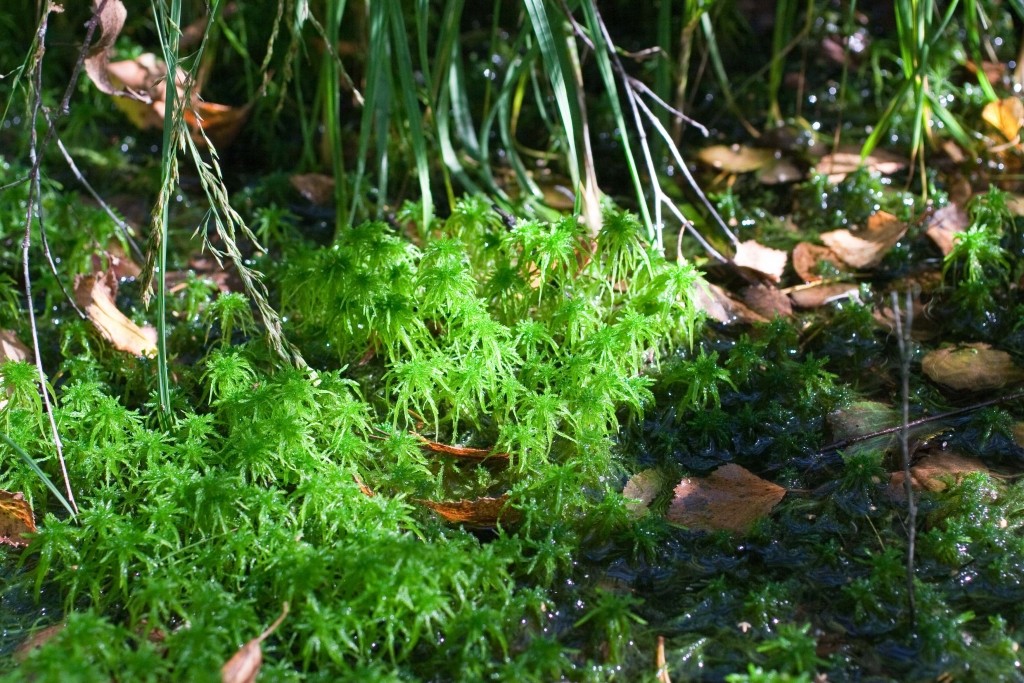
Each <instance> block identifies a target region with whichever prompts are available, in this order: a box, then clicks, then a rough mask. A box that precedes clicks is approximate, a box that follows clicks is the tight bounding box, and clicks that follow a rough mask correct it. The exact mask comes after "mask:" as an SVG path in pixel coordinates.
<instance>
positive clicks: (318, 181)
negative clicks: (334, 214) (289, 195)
mask: <svg viewBox="0 0 1024 683" xmlns="http://www.w3.org/2000/svg"><path fill="white" fill-rule="evenodd" d="M288 182H290V183H291V185H292V187H294V188H295V189H296V191H298V193H299V194H301V195H302V196H303V197H305V198H306V199H308V200H309V202H310V203H311V204H314V205H315V206H326V205H327V204H330V203H331V201H333V200H334V178H332V177H331V176H329V175H324V174H323V173H299V174H296V175H293V176H292V177H290V178H289V179H288Z"/></svg>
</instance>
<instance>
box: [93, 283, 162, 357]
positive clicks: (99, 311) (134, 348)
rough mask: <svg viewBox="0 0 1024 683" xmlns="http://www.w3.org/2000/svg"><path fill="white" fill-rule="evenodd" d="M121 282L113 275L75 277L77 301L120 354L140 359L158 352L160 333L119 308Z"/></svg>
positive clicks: (94, 325) (101, 333)
mask: <svg viewBox="0 0 1024 683" xmlns="http://www.w3.org/2000/svg"><path fill="white" fill-rule="evenodd" d="M116 296H117V279H116V278H115V277H114V276H113V273H93V274H92V275H79V276H78V277H76V278H75V301H76V302H77V303H78V305H79V306H81V307H82V310H84V311H85V315H86V316H87V317H88V318H89V321H90V322H91V323H92V324H93V327H95V328H96V329H97V330H98V331H99V333H100V335H101V336H102V337H103V338H104V339H106V340H107V341H108V342H110V343H111V344H112V345H113V347H114V348H115V349H117V350H119V351H126V352H128V353H131V354H134V355H136V356H151V355H153V354H155V353H156V330H155V329H154V328H152V327H149V326H148V325H147V326H146V327H139V326H138V325H136V324H135V323H133V322H132V321H131V320H129V319H128V317H127V316H125V314H124V313H122V312H121V311H119V310H118V309H117V305H116V304H115V303H114V297H116Z"/></svg>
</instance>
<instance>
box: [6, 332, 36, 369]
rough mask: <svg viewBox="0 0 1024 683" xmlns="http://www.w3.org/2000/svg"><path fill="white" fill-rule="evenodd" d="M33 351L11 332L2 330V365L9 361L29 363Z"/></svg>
mask: <svg viewBox="0 0 1024 683" xmlns="http://www.w3.org/2000/svg"><path fill="white" fill-rule="evenodd" d="M31 354H32V351H31V350H30V349H29V348H28V347H27V346H25V345H24V344H22V343H21V340H20V339H18V338H17V337H16V336H15V335H14V332H12V331H11V330H0V363H3V362H5V361H9V360H16V361H27V360H28V359H29V356H30V355H31Z"/></svg>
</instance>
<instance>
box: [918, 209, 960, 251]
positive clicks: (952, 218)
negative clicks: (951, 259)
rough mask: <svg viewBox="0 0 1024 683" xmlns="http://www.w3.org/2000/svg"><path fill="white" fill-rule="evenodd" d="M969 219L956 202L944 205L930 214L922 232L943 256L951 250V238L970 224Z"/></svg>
mask: <svg viewBox="0 0 1024 683" xmlns="http://www.w3.org/2000/svg"><path fill="white" fill-rule="evenodd" d="M970 223H971V219H970V218H969V217H968V215H967V212H966V211H964V210H963V209H961V208H960V207H959V206H957V205H956V204H950V205H949V206H944V207H942V208H941V209H939V210H938V211H936V212H935V213H933V214H932V215H931V217H930V218H929V219H928V222H927V226H928V227H927V228H925V231H924V234H926V235H928V237H929V238H930V239H931V241H932V242H935V244H936V245H937V246H938V247H939V249H940V250H941V251H942V255H943V256H949V252H951V251H953V238H954V237H955V236H956V234H957V233H960V232H963V231H964V230H966V229H967V226H968V225H970Z"/></svg>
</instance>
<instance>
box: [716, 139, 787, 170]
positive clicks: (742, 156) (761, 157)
mask: <svg viewBox="0 0 1024 683" xmlns="http://www.w3.org/2000/svg"><path fill="white" fill-rule="evenodd" d="M697 158H698V159H699V160H700V161H701V162H703V163H705V164H707V165H708V166H711V167H712V168H716V169H718V170H719V171H725V172H726V173H750V172H751V171H756V170H757V169H759V168H762V167H764V166H766V165H768V164H770V163H772V162H773V161H775V153H774V152H773V151H772V150H770V149H760V148H757V147H747V146H746V145H712V146H710V147H705V148H704V149H702V150H700V151H699V152H697Z"/></svg>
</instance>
